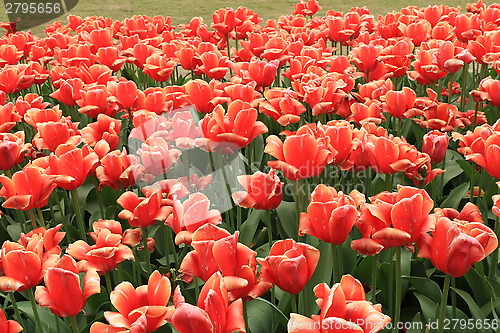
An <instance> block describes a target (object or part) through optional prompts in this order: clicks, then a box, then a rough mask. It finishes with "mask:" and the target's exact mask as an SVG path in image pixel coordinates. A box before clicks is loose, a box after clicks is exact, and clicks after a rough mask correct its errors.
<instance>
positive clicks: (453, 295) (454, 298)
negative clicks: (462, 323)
mask: <svg viewBox="0 0 500 333" xmlns="http://www.w3.org/2000/svg"><path fill="white" fill-rule="evenodd" d="M451 287H452V288H453V289H455V287H456V281H455V278H454V277H451ZM453 289H452V291H451V308H452V314H453V318H456V317H457V293H456V292H455V290H453Z"/></svg>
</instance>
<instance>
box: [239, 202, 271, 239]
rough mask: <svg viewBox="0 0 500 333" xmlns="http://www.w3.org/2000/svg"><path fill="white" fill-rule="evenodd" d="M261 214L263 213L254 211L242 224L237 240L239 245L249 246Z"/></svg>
mask: <svg viewBox="0 0 500 333" xmlns="http://www.w3.org/2000/svg"><path fill="white" fill-rule="evenodd" d="M262 213H263V211H261V210H257V209H254V210H253V211H252V212H251V213H250V214H249V215H248V218H247V220H246V221H245V222H243V224H242V225H241V229H240V236H239V238H238V241H239V242H240V243H243V244H245V245H247V246H250V244H251V243H252V241H253V239H254V237H255V232H256V231H257V228H258V226H259V222H260V219H261V216H262ZM266 213H267V212H266ZM271 223H272V221H271Z"/></svg>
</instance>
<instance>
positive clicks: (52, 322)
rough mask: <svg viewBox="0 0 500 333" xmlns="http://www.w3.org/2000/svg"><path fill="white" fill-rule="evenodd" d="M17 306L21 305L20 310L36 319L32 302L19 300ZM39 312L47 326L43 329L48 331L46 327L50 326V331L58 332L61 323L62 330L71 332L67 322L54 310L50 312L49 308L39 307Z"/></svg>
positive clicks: (41, 319) (33, 319)
mask: <svg viewBox="0 0 500 333" xmlns="http://www.w3.org/2000/svg"><path fill="white" fill-rule="evenodd" d="M17 306H18V307H19V310H21V311H22V312H24V313H26V315H27V316H28V318H30V319H31V320H32V321H33V322H34V321H35V315H34V313H33V309H32V308H31V304H30V302H28V301H25V302H18V303H17ZM38 314H39V315H40V321H41V322H42V324H43V325H45V327H44V328H42V331H44V332H47V331H46V330H45V329H46V328H47V327H48V328H49V329H50V332H57V326H58V325H59V328H60V331H61V332H71V329H70V328H69V326H68V325H66V323H65V322H64V321H62V320H61V319H60V318H58V317H56V316H55V315H54V314H53V313H52V312H50V310H49V309H48V308H38Z"/></svg>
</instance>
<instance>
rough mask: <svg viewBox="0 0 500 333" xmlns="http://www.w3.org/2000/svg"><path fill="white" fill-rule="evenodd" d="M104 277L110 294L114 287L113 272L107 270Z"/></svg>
mask: <svg viewBox="0 0 500 333" xmlns="http://www.w3.org/2000/svg"><path fill="white" fill-rule="evenodd" d="M104 279H105V280H106V289H107V290H108V294H109V293H111V291H112V289H113V285H112V284H111V272H107V273H106V274H104Z"/></svg>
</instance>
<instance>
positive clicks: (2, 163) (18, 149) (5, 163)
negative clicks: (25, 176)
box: [0, 132, 30, 170]
mask: <svg viewBox="0 0 500 333" xmlns="http://www.w3.org/2000/svg"><path fill="white" fill-rule="evenodd" d="M29 150H30V145H29V144H25V143H24V132H16V133H13V134H12V133H0V170H9V169H11V168H12V167H13V166H14V165H18V164H20V163H21V162H22V161H23V160H24V157H25V156H26V155H28V153H29Z"/></svg>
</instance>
